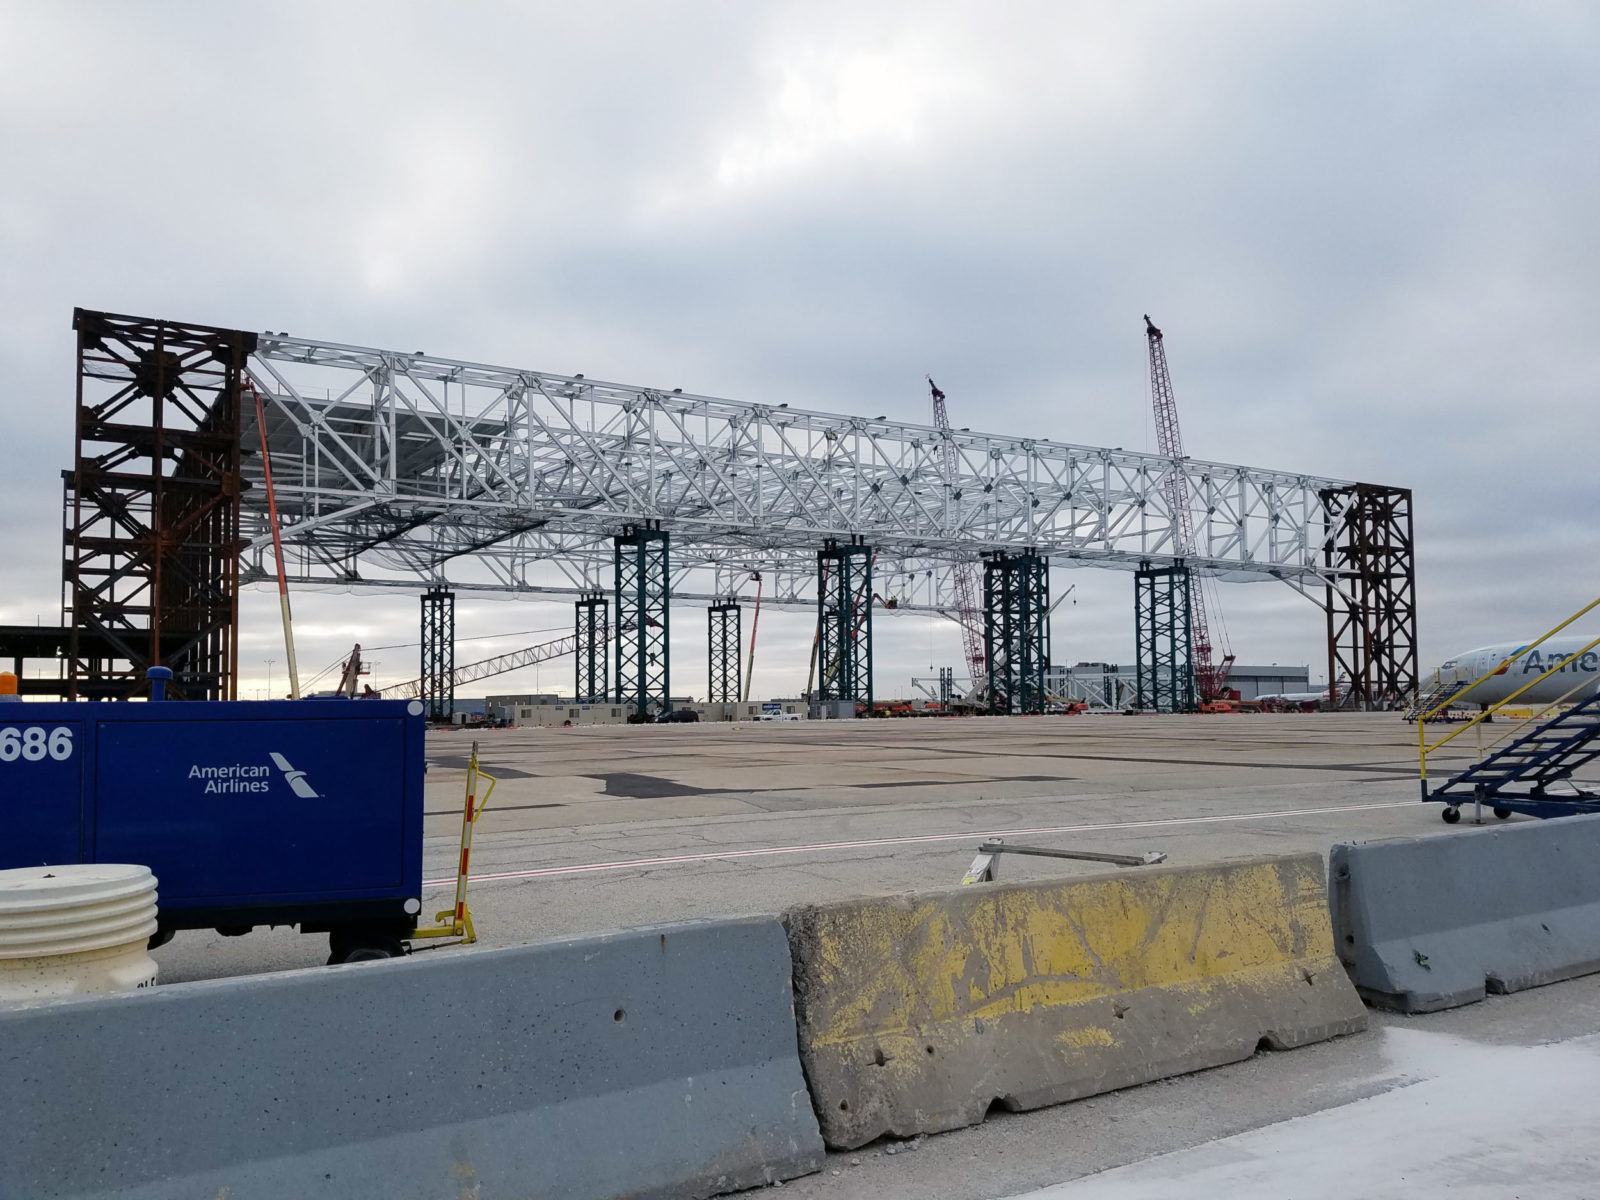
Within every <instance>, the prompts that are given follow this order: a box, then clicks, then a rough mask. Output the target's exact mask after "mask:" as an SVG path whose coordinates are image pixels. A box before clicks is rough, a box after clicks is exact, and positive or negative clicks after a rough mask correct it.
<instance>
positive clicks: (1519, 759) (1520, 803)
mask: <svg viewBox="0 0 1600 1200" xmlns="http://www.w3.org/2000/svg"><path fill="white" fill-rule="evenodd" d="M1596 608H1600V599H1595V600H1591V601H1590V602H1589V603H1588V604H1586V605H1584V606H1583V607H1582V608H1580V609H1579V610H1578V611H1577V612H1575V613H1573V614H1572V615H1571V616H1570V617H1568V618H1567V619H1566V620H1565V621H1562V622H1561V624H1559V625H1557V626H1556V627H1555V628H1554V629H1552V630H1550V631H1549V632H1548V633H1545V634H1544V635H1542V636H1541V637H1539V638H1538V639H1537V640H1536V641H1534V642H1530V643H1529V644H1528V645H1526V646H1522V647H1519V648H1518V649H1517V651H1516V652H1515V653H1513V654H1511V655H1510V656H1509V657H1507V658H1506V659H1504V660H1503V661H1502V662H1501V663H1500V664H1499V665H1498V666H1495V667H1492V668H1490V669H1489V670H1488V671H1486V672H1485V673H1484V674H1482V675H1480V676H1479V677H1478V678H1476V679H1473V680H1470V681H1468V682H1467V683H1466V684H1464V685H1463V684H1460V683H1457V684H1456V685H1455V686H1453V687H1442V686H1440V683H1441V682H1442V681H1439V680H1436V681H1435V683H1434V686H1433V688H1432V689H1431V691H1430V693H1429V694H1427V695H1425V696H1423V697H1421V698H1419V699H1418V700H1417V702H1416V703H1415V704H1414V705H1413V706H1412V707H1413V712H1414V714H1415V715H1413V713H1407V718H1408V719H1411V720H1415V722H1416V726H1417V768H1418V771H1417V773H1418V778H1419V781H1420V783H1421V785H1422V799H1423V800H1424V801H1434V802H1437V803H1440V804H1443V805H1444V812H1443V813H1442V814H1441V815H1442V816H1443V817H1444V820H1445V823H1446V824H1448V825H1454V824H1455V823H1456V822H1457V821H1459V820H1461V806H1462V805H1463V804H1465V803H1468V802H1470V803H1472V804H1473V805H1474V806H1475V807H1476V809H1477V813H1476V817H1477V819H1478V820H1479V821H1481V820H1482V819H1483V808H1484V807H1485V806H1487V807H1489V808H1491V809H1492V810H1493V811H1494V815H1495V816H1497V817H1499V818H1500V819H1501V820H1505V819H1506V818H1507V817H1509V816H1511V814H1512V813H1523V814H1525V815H1527V816H1530V817H1568V816H1575V815H1577V814H1579V813H1600V791H1596V790H1585V789H1583V788H1581V787H1579V786H1578V785H1577V784H1576V783H1574V782H1573V779H1572V777H1573V775H1574V774H1576V773H1577V772H1578V771H1579V770H1581V769H1582V768H1584V767H1585V766H1587V765H1588V764H1590V763H1592V762H1594V761H1595V759H1597V758H1600V693H1596V694H1595V695H1592V696H1580V698H1578V699H1577V700H1576V701H1575V702H1573V703H1572V704H1571V707H1568V708H1565V709H1563V710H1561V711H1559V712H1557V713H1556V715H1555V716H1553V717H1550V718H1549V719H1547V720H1544V721H1541V722H1540V723H1539V724H1538V725H1536V726H1534V728H1533V729H1532V730H1531V731H1529V732H1528V733H1525V734H1522V735H1520V736H1518V737H1516V738H1514V739H1513V740H1511V741H1510V742H1508V743H1507V744H1506V745H1504V746H1502V747H1500V748H1499V749H1495V750H1492V751H1491V752H1490V753H1489V754H1488V755H1486V756H1485V757H1483V758H1480V759H1479V760H1478V761H1477V762H1475V763H1473V764H1472V765H1471V766H1469V767H1467V768H1466V769H1465V770H1463V771H1460V772H1457V773H1456V774H1454V775H1452V776H1450V778H1448V779H1446V780H1445V781H1444V783H1442V784H1439V785H1438V786H1436V787H1431V788H1430V787H1429V781H1428V755H1430V754H1432V753H1434V752H1435V751H1436V750H1439V749H1440V748H1442V747H1443V746H1444V745H1445V744H1446V743H1447V742H1452V741H1454V740H1455V739H1456V738H1458V737H1459V736H1461V735H1462V734H1463V733H1465V732H1466V731H1467V730H1469V729H1478V728H1479V726H1480V725H1481V724H1482V723H1483V722H1485V721H1487V720H1489V719H1490V718H1491V717H1493V715H1494V714H1495V713H1497V712H1499V711H1501V710H1502V709H1504V708H1505V707H1506V706H1507V705H1508V704H1511V703H1513V702H1515V701H1517V700H1519V699H1521V698H1522V696H1523V695H1525V694H1526V693H1528V692H1530V691H1532V690H1533V689H1534V688H1535V687H1537V686H1538V685H1539V684H1541V683H1543V682H1544V681H1545V680H1547V679H1549V678H1550V677H1551V676H1552V675H1554V674H1556V673H1557V672H1559V671H1563V670H1565V668H1566V665H1567V664H1568V663H1570V662H1572V661H1574V660H1576V659H1580V658H1581V657H1582V656H1583V655H1585V654H1587V653H1588V652H1589V651H1591V650H1593V649H1595V648H1596V647H1597V646H1600V638H1595V639H1594V640H1593V641H1591V642H1590V643H1589V644H1588V645H1586V646H1584V647H1583V648H1582V649H1581V650H1578V651H1577V652H1575V653H1573V654H1552V655H1551V656H1550V660H1549V663H1550V665H1549V666H1547V667H1546V668H1545V670H1544V671H1543V672H1542V673H1540V674H1539V675H1537V676H1535V677H1534V678H1532V679H1529V680H1527V681H1526V682H1525V683H1523V684H1522V686H1521V687H1519V688H1517V689H1516V691H1514V692H1512V693H1511V694H1510V695H1508V696H1505V697H1503V698H1501V699H1499V700H1496V701H1495V702H1494V703H1493V704H1487V705H1485V706H1484V707H1483V710H1482V711H1481V712H1479V713H1478V714H1477V715H1476V716H1474V717H1472V718H1471V719H1470V720H1469V721H1467V722H1466V723H1465V724H1461V725H1457V726H1456V727H1455V728H1454V729H1452V730H1451V731H1450V732H1449V733H1446V734H1444V735H1443V736H1441V737H1439V738H1438V739H1437V740H1436V741H1434V742H1432V743H1430V742H1429V741H1428V734H1427V732H1426V731H1425V729H1424V726H1425V725H1427V724H1428V722H1430V721H1436V720H1441V719H1445V718H1446V716H1447V714H1448V711H1449V708H1450V705H1451V703H1452V702H1453V701H1454V700H1455V699H1456V697H1458V696H1460V695H1463V694H1466V693H1468V692H1470V691H1471V689H1472V688H1474V687H1476V686H1477V685H1478V684H1479V683H1481V682H1482V681H1483V680H1485V679H1488V678H1489V677H1490V676H1492V675H1499V674H1502V673H1504V672H1506V671H1507V670H1509V669H1510V667H1511V664H1512V663H1514V662H1517V661H1518V660H1519V659H1521V660H1522V661H1523V662H1524V663H1526V662H1527V659H1525V658H1524V657H1523V656H1524V655H1526V654H1527V653H1528V652H1529V651H1531V650H1533V649H1535V648H1536V647H1538V646H1540V645H1542V644H1544V643H1545V642H1546V641H1548V640H1549V639H1550V638H1552V637H1554V636H1555V635H1556V634H1558V633H1560V632H1561V631H1562V630H1563V629H1565V628H1567V626H1569V625H1571V624H1572V623H1573V622H1574V621H1576V620H1578V618H1580V617H1582V616H1584V615H1585V614H1586V613H1589V612H1591V611H1593V610H1594V609H1596ZM1531 669H1532V668H1531V667H1529V666H1526V665H1525V666H1524V668H1523V674H1524V675H1525V674H1527V673H1528V671H1530V670H1531ZM1588 686H1589V683H1588V681H1586V680H1584V679H1582V677H1581V676H1580V679H1579V682H1578V683H1577V684H1576V685H1574V686H1573V687H1572V688H1569V689H1568V690H1567V691H1566V692H1565V693H1564V694H1563V695H1562V696H1561V697H1560V698H1559V699H1557V700H1556V701H1555V705H1556V706H1560V705H1563V704H1566V703H1567V702H1568V701H1571V700H1573V697H1575V696H1579V694H1580V693H1581V692H1583V691H1585V690H1587V687H1588ZM1478 736H1481V730H1480V732H1479V735H1478ZM1556 785H1566V788H1567V789H1568V790H1566V791H1563V792H1561V793H1559V794H1553V793H1552V792H1551V791H1550V789H1551V788H1552V787H1554V786H1556Z"/></svg>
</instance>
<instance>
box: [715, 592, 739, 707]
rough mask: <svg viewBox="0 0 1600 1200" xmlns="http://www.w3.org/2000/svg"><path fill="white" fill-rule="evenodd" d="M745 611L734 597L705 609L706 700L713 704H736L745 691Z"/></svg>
mask: <svg viewBox="0 0 1600 1200" xmlns="http://www.w3.org/2000/svg"><path fill="white" fill-rule="evenodd" d="M742 619H743V618H742V614H741V609H740V607H739V605H738V603H737V602H735V601H733V600H729V601H726V602H724V603H722V604H713V605H712V606H711V607H710V608H709V609H707V610H706V645H707V653H708V663H707V672H708V673H707V678H708V679H709V680H710V683H709V691H708V692H707V693H706V700H707V701H708V702H709V703H711V704H735V703H737V702H738V701H739V700H740V699H741V698H742V696H743V693H744V672H743V669H742V667H743V646H744V643H743V635H742V626H741V622H742Z"/></svg>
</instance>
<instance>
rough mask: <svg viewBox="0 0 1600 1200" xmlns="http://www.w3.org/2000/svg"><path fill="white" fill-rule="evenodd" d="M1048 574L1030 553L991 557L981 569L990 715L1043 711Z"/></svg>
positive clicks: (1047, 661)
mask: <svg viewBox="0 0 1600 1200" xmlns="http://www.w3.org/2000/svg"><path fill="white" fill-rule="evenodd" d="M1049 615H1050V572H1049V568H1048V566H1047V565H1046V563H1045V560H1044V559H1042V558H1040V557H1039V556H1038V555H1037V554H1034V553H1032V552H1031V551H1029V552H1025V553H1023V554H1005V553H997V554H991V555H989V556H988V557H987V558H986V559H985V560H984V565H983V620H984V652H985V658H986V661H987V662H988V666H989V673H988V684H989V686H988V707H989V711H990V712H991V713H994V714H997V715H998V714H1022V713H1032V714H1038V713H1043V712H1044V710H1045V681H1044V677H1045V671H1046V670H1048V669H1049V666H1050V620H1049Z"/></svg>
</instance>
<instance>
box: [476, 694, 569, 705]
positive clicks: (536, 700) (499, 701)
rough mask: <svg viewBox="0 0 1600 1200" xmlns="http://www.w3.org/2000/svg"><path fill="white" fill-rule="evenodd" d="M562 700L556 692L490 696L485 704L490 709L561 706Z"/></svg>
mask: <svg viewBox="0 0 1600 1200" xmlns="http://www.w3.org/2000/svg"><path fill="white" fill-rule="evenodd" d="M561 699H562V698H561V697H560V696H559V695H557V694H556V693H555V692H538V693H530V694H528V695H522V696H490V697H489V699H488V700H486V701H485V703H486V704H487V705H488V706H489V707H490V708H517V707H519V706H521V705H528V704H560V703H561Z"/></svg>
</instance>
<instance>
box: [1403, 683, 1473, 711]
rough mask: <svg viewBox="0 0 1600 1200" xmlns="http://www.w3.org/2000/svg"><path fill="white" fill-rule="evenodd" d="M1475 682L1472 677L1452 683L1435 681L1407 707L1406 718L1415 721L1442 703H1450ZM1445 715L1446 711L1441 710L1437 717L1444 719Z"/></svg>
mask: <svg viewBox="0 0 1600 1200" xmlns="http://www.w3.org/2000/svg"><path fill="white" fill-rule="evenodd" d="M1474 682H1476V681H1475V680H1471V679H1457V680H1455V681H1454V682H1452V683H1435V684H1434V685H1433V686H1432V687H1431V688H1429V689H1428V690H1427V691H1426V692H1419V693H1418V694H1417V698H1416V699H1415V700H1413V701H1412V702H1411V707H1410V708H1408V709H1406V720H1408V721H1415V720H1416V719H1417V718H1418V717H1420V716H1421V715H1422V714H1423V713H1425V712H1431V711H1432V710H1433V709H1435V708H1439V707H1440V706H1441V705H1444V704H1448V703H1449V702H1450V701H1451V700H1454V699H1455V698H1456V697H1457V696H1459V695H1460V694H1461V693H1462V692H1464V691H1466V690H1467V688H1469V687H1470V686H1471V685H1472V684H1473V683H1474ZM1446 711H1448V710H1446ZM1444 716H1445V712H1441V713H1440V714H1439V716H1438V718H1436V719H1443V718H1444Z"/></svg>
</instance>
